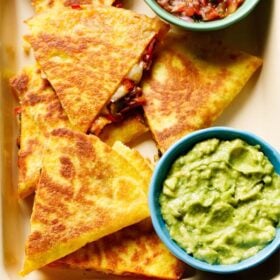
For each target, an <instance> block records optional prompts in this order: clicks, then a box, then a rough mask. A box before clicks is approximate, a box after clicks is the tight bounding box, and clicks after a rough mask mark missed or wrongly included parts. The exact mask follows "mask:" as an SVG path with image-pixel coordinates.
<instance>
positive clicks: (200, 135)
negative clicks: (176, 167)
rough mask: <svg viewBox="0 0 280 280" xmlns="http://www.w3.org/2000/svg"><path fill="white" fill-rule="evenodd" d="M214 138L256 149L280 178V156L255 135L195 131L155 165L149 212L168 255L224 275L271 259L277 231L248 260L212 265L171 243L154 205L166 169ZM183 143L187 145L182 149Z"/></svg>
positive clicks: (278, 236) (219, 129)
mask: <svg viewBox="0 0 280 280" xmlns="http://www.w3.org/2000/svg"><path fill="white" fill-rule="evenodd" d="M219 134H220V135H219ZM214 137H216V138H218V139H223V140H226V139H228V140H231V139H236V138H240V139H243V140H244V141H246V142H247V143H248V144H251V145H256V144H258V145H260V147H261V150H262V152H263V153H264V154H265V155H266V156H267V157H268V158H269V160H270V161H271V162H272V164H273V166H274V168H275V171H276V173H278V174H280V153H279V152H278V151H277V150H276V149H275V148H274V147H273V146H271V145H270V144H269V143H268V142H266V141H265V140H263V139H262V138H260V137H259V136H257V135H255V134H254V133H252V132H249V131H246V130H239V129H234V128H229V127H221V126H218V127H212V128H206V129H202V130H198V131H196V132H193V133H190V134H188V135H186V136H185V137H183V138H182V139H180V140H179V141H177V142H176V143H175V144H173V145H172V146H171V147H170V148H169V149H168V150H167V152H166V153H165V154H164V155H163V156H162V158H161V159H160V160H159V162H158V163H157V165H156V168H155V170H154V173H153V176H152V180H151V183H150V190H149V208H150V213H151V219H152V223H153V226H154V229H155V231H156V233H157V235H158V236H159V238H160V239H161V240H162V242H163V243H164V244H165V245H166V246H167V248H168V249H169V250H170V251H171V253H173V255H175V256H176V257H177V258H179V259H180V260H182V261H183V262H185V263H187V264H189V265H190V266H192V267H194V268H196V269H199V270H203V271H208V272H214V273H220V274H227V273H234V272H239V271H242V270H246V269H249V268H251V267H254V266H257V265H258V264H260V263H262V262H263V261H264V260H266V259H267V258H268V257H269V256H270V255H272V254H273V253H274V252H275V251H276V250H277V249H278V248H280V228H277V229H276V236H275V238H274V239H273V240H272V241H271V242H270V243H269V244H268V245H266V246H265V247H264V248H263V249H262V250H261V251H259V252H258V253H257V254H255V255H254V256H252V257H249V258H247V259H245V260H243V261H241V262H239V263H236V264H230V265H212V264H209V263H206V262H204V261H201V260H198V259H196V258H194V257H193V256H191V255H189V254H188V253H187V252H186V251H185V250H183V249H182V248H181V247H180V246H179V245H178V244H177V243H176V242H175V241H173V240H172V239H171V237H170V235H169V232H168V230H167V228H166V226H165V222H164V221H163V218H162V216H161V213H160V206H159V205H158V195H159V193H160V192H161V183H162V181H163V180H164V179H165V178H166V176H165V174H166V172H167V171H168V170H169V169H170V166H171V164H172V163H173V162H174V161H175V160H176V159H177V158H178V156H180V155H182V154H184V153H186V152H187V151H188V150H189V149H191V148H192V147H193V145H195V144H196V143H198V142H200V141H203V140H206V139H210V138H214ZM186 143H189V144H188V145H186ZM272 159H273V160H272ZM160 177H161V179H160Z"/></svg>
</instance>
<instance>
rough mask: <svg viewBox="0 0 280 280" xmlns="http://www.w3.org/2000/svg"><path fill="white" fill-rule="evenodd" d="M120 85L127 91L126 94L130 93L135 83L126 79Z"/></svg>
mask: <svg viewBox="0 0 280 280" xmlns="http://www.w3.org/2000/svg"><path fill="white" fill-rule="evenodd" d="M122 85H124V86H125V88H126V89H127V91H128V92H130V91H132V90H133V89H134V87H135V83H134V82H133V81H132V80H130V79H127V78H124V79H123V80H122Z"/></svg>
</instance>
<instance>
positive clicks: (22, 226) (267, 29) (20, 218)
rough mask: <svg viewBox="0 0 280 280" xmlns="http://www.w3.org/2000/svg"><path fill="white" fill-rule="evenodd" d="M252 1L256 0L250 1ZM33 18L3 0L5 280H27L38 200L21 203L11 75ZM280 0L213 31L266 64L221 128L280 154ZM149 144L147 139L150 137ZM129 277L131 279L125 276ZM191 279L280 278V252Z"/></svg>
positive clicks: (18, 1)
mask: <svg viewBox="0 0 280 280" xmlns="http://www.w3.org/2000/svg"><path fill="white" fill-rule="evenodd" d="M246 1H250V0H246ZM126 2H127V4H126V7H127V8H131V9H133V10H137V11H138V12H140V13H145V14H147V15H153V13H152V12H151V10H150V9H149V8H148V7H147V6H146V5H145V3H144V1H143V0H126ZM32 14H33V10H32V7H31V5H30V0H3V1H2V0H0V70H1V71H0V75H1V76H0V152H1V154H0V156H1V158H0V184H1V185H0V189H1V200H0V226H1V231H0V280H8V279H10V280H19V279H23V278H22V277H20V276H18V275H17V272H18V271H19V270H20V268H21V265H22V260H23V252H24V241H25V238H26V235H27V233H28V231H29V216H30V212H31V205H32V198H30V199H28V200H27V201H25V202H21V203H19V202H18V200H17V196H16V193H17V164H16V162H17V147H16V144H15V143H16V137H17V134H18V128H17V124H16V118H15V114H14V107H15V105H16V100H15V98H13V96H12V95H11V94H10V90H9V87H8V83H7V77H8V76H10V75H11V74H13V73H16V71H18V70H19V69H21V67H23V66H25V65H27V64H30V63H31V62H32V59H30V57H28V56H26V55H25V54H24V51H23V49H22V35H23V34H25V33H26V32H27V28H26V26H25V25H24V23H23V20H24V19H26V18H28V17H30V16H31V15H32ZM279 14H280V1H273V0H263V1H260V3H259V5H258V6H257V8H256V9H255V11H254V12H253V13H252V14H251V15H250V16H249V17H247V18H246V19H245V20H243V21H242V22H240V23H238V24H236V25H234V26H232V27H230V28H227V29H225V30H221V31H216V32H213V35H215V36H218V37H220V38H223V39H224V40H225V41H226V42H227V43H229V44H230V45H233V46H235V47H237V48H239V49H241V50H244V51H247V52H249V53H252V54H255V55H258V56H261V57H262V58H263V59H264V65H263V67H262V69H261V71H258V73H256V74H255V75H254V77H253V78H252V79H251V80H250V82H249V83H248V84H247V85H246V87H245V88H244V89H243V90H242V92H241V93H240V95H239V96H238V97H237V98H236V99H235V100H234V102H233V103H232V104H231V105H230V106H229V108H227V110H226V111H225V112H224V113H223V115H222V116H221V117H220V118H219V120H218V121H217V122H216V124H215V125H226V126H232V127H235V128H240V129H246V130H250V131H252V132H255V133H257V134H258V135H260V136H261V137H263V138H265V139H266V140H267V141H268V142H270V143H271V144H272V145H274V146H275V147H276V148H277V149H279V150H280V125H279V123H280V76H279V71H278V70H279V59H280V32H279V30H280V21H279ZM146 140H147V139H146ZM137 148H138V149H139V150H140V151H141V152H142V153H143V154H144V155H146V156H149V157H150V158H152V157H153V152H154V151H155V150H154V146H153V145H152V142H151V141H150V140H147V141H144V142H142V143H138V144H137ZM104 278H107V279H123V278H124V277H119V278H113V277H112V276H110V277H108V276H107V277H106V276H104V275H100V274H96V273H93V272H83V271H66V272H65V271H63V270H50V269H44V270H41V271H36V272H33V273H31V274H30V275H28V276H27V277H25V278H24V279H27V280H74V279H75V280H76V279H79V280H90V279H104ZM125 279H128V278H125ZM185 279H188V280H191V279H192V280H206V279H207V280H212V279H241V280H242V279H246V280H247V279H256V280H258V279H259V280H268V279H278V280H280V253H279V251H278V252H277V253H275V254H274V255H273V256H272V257H271V258H270V259H268V260H267V261H265V262H264V263H263V264H261V265H259V266H258V267H256V268H254V269H251V270H249V271H245V272H241V273H239V274H234V275H230V276H221V275H215V274H207V273H204V272H198V271H194V270H189V271H187V273H186V277H185Z"/></svg>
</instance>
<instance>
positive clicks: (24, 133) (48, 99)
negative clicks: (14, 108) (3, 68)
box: [10, 65, 71, 198]
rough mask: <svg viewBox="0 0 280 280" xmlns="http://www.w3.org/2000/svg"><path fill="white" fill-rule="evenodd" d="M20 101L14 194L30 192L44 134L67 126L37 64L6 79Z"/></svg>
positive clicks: (40, 157)
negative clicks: (15, 191) (15, 187)
mask: <svg viewBox="0 0 280 280" xmlns="http://www.w3.org/2000/svg"><path fill="white" fill-rule="evenodd" d="M10 84H11V87H12V88H13V90H14V91H15V92H16V94H17V95H18V98H19V102H20V108H19V109H20V142H19V143H20V149H19V152H18V169H19V178H18V194H19V197H21V198H24V197H26V196H28V195H29V194H31V193H33V192H34V190H35V188H36V185H37V183H38V179H39V176H40V170H41V168H42V157H43V150H44V145H45V143H46V141H47V136H46V134H47V133H48V132H49V131H51V130H53V129H54V128H57V127H69V128H70V127H71V125H70V123H69V120H68V118H67V116H66V115H65V113H64V111H63V110H62V107H61V104H60V102H59V99H58V97H57V95H56V94H55V92H54V91H53V89H52V87H51V86H50V84H49V83H48V81H47V80H45V79H43V78H42V77H41V71H40V69H39V68H38V66H37V65H33V66H29V67H26V68H24V69H23V70H22V71H21V72H20V73H19V74H18V75H16V76H15V77H13V78H12V79H11V80H10Z"/></svg>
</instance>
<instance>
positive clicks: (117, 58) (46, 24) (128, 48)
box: [26, 7, 168, 132]
mask: <svg viewBox="0 0 280 280" xmlns="http://www.w3.org/2000/svg"><path fill="white" fill-rule="evenodd" d="M28 25H29V26H30V28H31V35H30V36H27V37H26V38H27V40H28V41H29V42H30V43H31V45H32V47H33V49H34V53H35V57H36V59H37V61H38V62H39V64H40V66H41V68H42V70H43V71H44V72H45V73H46V75H47V78H48V80H49V81H50V83H51V84H52V86H53V88H54V89H55V91H56V93H57V95H58V97H59V99H60V101H61V104H62V107H63V108H64V110H65V112H66V114H67V116H68V118H69V120H70V122H71V123H72V124H73V125H74V126H75V127H77V128H78V129H79V130H80V131H83V132H86V131H87V130H88V129H89V127H90V125H91V123H92V122H93V121H94V119H95V118H96V117H97V115H98V114H99V112H100V111H101V109H102V108H103V106H104V105H105V104H106V103H107V101H108V100H109V98H110V97H111V96H112V95H113V94H114V93H115V91H116V90H117V88H118V86H119V85H120V83H121V81H122V79H123V78H124V77H125V76H126V74H127V73H128V72H129V71H130V69H131V68H132V67H133V66H134V65H135V64H136V63H138V62H139V60H140V59H141V56H142V54H143V52H144V50H145V48H146V46H147V45H148V44H149V42H150V41H151V39H152V38H153V37H154V36H155V35H157V34H158V33H160V34H163V33H165V32H166V31H167V30H168V25H166V24H165V23H163V22H161V21H160V20H158V19H152V18H149V17H147V16H144V15H139V14H137V13H135V12H132V11H128V10H124V9H119V8H115V7H102V8H101V7H99V8H94V7H92V8H90V9H62V8H61V9H50V10H48V11H46V12H44V13H40V14H37V15H36V16H35V17H33V18H32V19H30V20H29V21H28Z"/></svg>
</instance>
